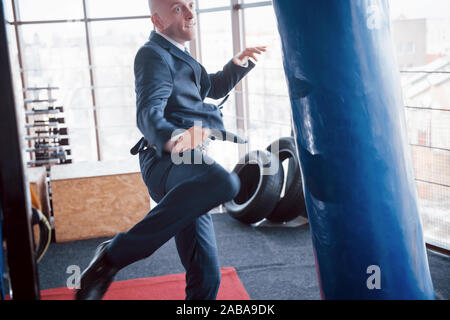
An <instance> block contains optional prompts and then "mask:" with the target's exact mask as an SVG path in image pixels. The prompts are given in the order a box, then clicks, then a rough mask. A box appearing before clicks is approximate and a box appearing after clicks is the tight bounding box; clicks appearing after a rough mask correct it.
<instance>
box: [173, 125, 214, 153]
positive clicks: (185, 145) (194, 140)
mask: <svg viewBox="0 0 450 320" xmlns="http://www.w3.org/2000/svg"><path fill="white" fill-rule="evenodd" d="M210 135H211V130H210V129H209V128H202V127H197V126H192V127H190V128H189V129H187V130H186V131H184V132H183V133H181V134H179V135H178V136H175V137H173V138H172V139H170V140H169V141H167V142H166V144H165V146H164V147H165V149H166V150H167V151H169V152H170V153H181V152H184V151H186V150H190V149H194V148H195V147H197V146H199V145H201V144H202V143H203V141H205V139H207V138H208V137H209V136H210Z"/></svg>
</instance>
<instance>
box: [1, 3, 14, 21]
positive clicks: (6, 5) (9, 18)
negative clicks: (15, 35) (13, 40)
mask: <svg viewBox="0 0 450 320" xmlns="http://www.w3.org/2000/svg"><path fill="white" fill-rule="evenodd" d="M3 9H4V14H5V19H6V21H9V22H12V21H13V20H14V15H13V12H12V8H11V1H3Z"/></svg>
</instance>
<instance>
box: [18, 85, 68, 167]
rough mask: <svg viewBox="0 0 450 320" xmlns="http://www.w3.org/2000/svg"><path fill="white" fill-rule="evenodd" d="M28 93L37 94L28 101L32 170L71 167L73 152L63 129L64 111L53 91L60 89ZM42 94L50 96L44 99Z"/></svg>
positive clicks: (25, 102) (37, 88)
mask: <svg viewBox="0 0 450 320" xmlns="http://www.w3.org/2000/svg"><path fill="white" fill-rule="evenodd" d="M25 90H26V91H33V92H34V98H29V99H25V100H24V104H25V118H26V124H25V128H26V129H27V135H26V136H25V140H26V141H27V143H28V148H26V150H25V151H26V152H29V153H30V160H29V161H28V162H27V165H28V166H30V167H37V166H46V167H47V169H49V168H50V166H51V165H54V164H65V163H71V162H72V159H70V157H69V156H70V155H71V150H70V147H69V137H68V130H67V127H60V125H61V124H64V123H65V119H64V108H63V107H62V106H55V102H56V99H54V98H53V96H54V95H53V91H54V90H58V88H57V87H50V86H48V87H32V88H26V89H25ZM42 92H46V93H47V96H46V97H45V98H42V97H41V95H42Z"/></svg>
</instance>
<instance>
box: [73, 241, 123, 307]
mask: <svg viewBox="0 0 450 320" xmlns="http://www.w3.org/2000/svg"><path fill="white" fill-rule="evenodd" d="M110 242H111V240H108V241H105V242H103V243H101V244H100V245H99V246H98V248H97V251H96V252H95V256H94V258H93V259H92V261H91V263H90V264H89V266H88V267H87V268H86V270H84V271H83V273H82V274H81V280H80V288H79V289H77V290H76V291H75V300H101V299H102V297H103V296H104V295H105V293H106V290H108V288H109V286H110V284H111V282H112V281H113V279H114V276H115V275H116V273H117V272H118V271H119V269H118V268H117V267H115V266H113V265H112V264H111V263H110V262H109V261H107V259H106V248H107V247H108V245H109V243H110Z"/></svg>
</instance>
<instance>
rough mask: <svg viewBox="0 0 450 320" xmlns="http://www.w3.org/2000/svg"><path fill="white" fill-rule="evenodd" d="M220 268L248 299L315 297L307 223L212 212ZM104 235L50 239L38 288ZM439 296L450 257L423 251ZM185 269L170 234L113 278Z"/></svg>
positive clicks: (449, 289)
mask: <svg viewBox="0 0 450 320" xmlns="http://www.w3.org/2000/svg"><path fill="white" fill-rule="evenodd" d="M212 217H213V221H214V226H215V232H216V238H217V246H218V250H219V259H220V263H221V266H222V267H234V268H235V269H236V271H237V273H238V275H239V278H240V280H241V281H242V283H243V285H244V287H245V289H246V290H247V293H248V294H249V296H250V298H251V299H253V300H265V299H267V300H311V299H320V292H319V285H318V282H317V275H316V268H315V262H314V254H313V249H312V243H311V236H310V232H309V226H308V224H304V223H303V221H302V219H301V218H300V219H297V220H295V221H293V222H290V223H288V224H287V225H285V226H274V225H271V224H268V223H265V222H262V223H259V224H258V225H253V226H248V225H245V224H242V223H240V222H238V221H236V220H234V219H233V218H231V217H230V216H229V215H228V214H213V215H212ZM104 240H105V238H99V239H89V240H80V241H73V242H65V243H52V244H51V245H50V247H49V249H48V251H47V253H46V255H45V256H44V258H43V259H42V260H41V262H40V263H39V264H38V270H39V281H40V287H41V289H49V288H56V287H63V286H65V285H66V279H67V277H68V276H69V274H67V273H66V269H67V267H68V266H69V265H78V266H80V267H81V270H83V269H84V268H85V267H86V266H87V265H88V263H89V262H90V260H91V258H92V256H93V254H94V251H95V248H96V247H97V245H98V244H99V243H101V242H102V241H104ZM428 260H429V265H430V270H431V276H432V279H433V284H434V288H435V292H436V297H437V298H438V299H445V300H448V299H450V286H449V284H450V257H447V256H444V255H441V254H438V253H434V252H432V251H428ZM182 272H185V270H184V269H183V266H182V265H181V262H180V260H179V257H178V254H177V250H176V247H175V241H174V239H171V240H170V241H168V242H167V243H166V244H165V245H163V246H162V247H161V248H160V249H158V250H157V251H156V252H155V253H154V254H153V255H152V256H150V257H149V258H147V259H144V260H141V261H138V262H136V263H134V264H132V265H129V266H127V267H126V268H124V269H122V270H121V271H120V272H119V273H118V274H117V276H116V278H115V280H127V279H135V278H145V277H153V276H161V275H167V274H174V273H182Z"/></svg>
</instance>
